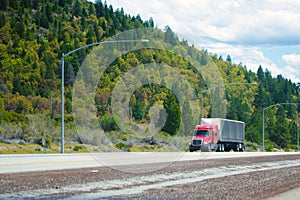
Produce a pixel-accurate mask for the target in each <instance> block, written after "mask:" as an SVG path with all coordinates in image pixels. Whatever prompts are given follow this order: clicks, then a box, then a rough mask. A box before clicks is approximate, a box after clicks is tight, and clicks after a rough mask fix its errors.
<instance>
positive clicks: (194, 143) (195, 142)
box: [193, 140, 202, 146]
mask: <svg viewBox="0 0 300 200" xmlns="http://www.w3.org/2000/svg"><path fill="white" fill-rule="evenodd" d="M201 144H202V140H193V145H194V146H200V145H201Z"/></svg>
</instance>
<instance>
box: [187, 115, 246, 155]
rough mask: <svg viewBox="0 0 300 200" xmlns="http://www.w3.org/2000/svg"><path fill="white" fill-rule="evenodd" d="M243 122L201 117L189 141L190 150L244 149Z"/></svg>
mask: <svg viewBox="0 0 300 200" xmlns="http://www.w3.org/2000/svg"><path fill="white" fill-rule="evenodd" d="M244 141H245V123H244V122H241V121H236V120H229V119H222V118H202V119H201V122H200V125H196V127H195V129H194V134H193V136H192V140H191V142H190V147H189V149H190V152H193V151H196V150H201V151H230V150H233V151H244V150H245V144H244Z"/></svg>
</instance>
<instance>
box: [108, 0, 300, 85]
mask: <svg viewBox="0 0 300 200" xmlns="http://www.w3.org/2000/svg"><path fill="white" fill-rule="evenodd" d="M107 3H108V4H112V5H113V7H114V8H121V7H123V8H124V11H125V13H128V14H130V15H137V14H140V15H141V17H142V19H144V20H148V19H149V18H150V17H152V18H153V19H154V22H155V25H157V26H158V28H162V29H163V28H164V27H165V26H166V25H169V26H170V27H171V28H172V30H173V31H174V32H176V33H179V35H181V36H185V37H187V38H191V39H192V40H193V41H195V42H196V43H198V44H200V46H201V47H203V48H206V49H208V50H209V51H211V52H213V53H217V54H219V55H222V56H227V55H228V54H229V55H230V56H231V58H232V60H233V61H234V62H236V63H239V62H242V63H243V64H245V65H247V68H248V69H251V70H252V71H256V70H257V68H258V66H259V65H262V66H263V67H264V68H268V69H269V70H270V71H271V72H272V74H273V75H278V74H282V75H284V76H285V77H286V78H290V79H292V80H293V81H294V82H297V81H299V77H300V74H299V73H298V70H297V67H298V68H299V65H298V66H296V65H295V63H293V62H298V61H297V59H298V57H297V58H293V56H291V55H286V56H285V57H282V59H283V60H284V61H285V62H286V64H285V65H284V64H283V65H282V66H281V64H282V63H275V61H274V60H276V59H274V58H273V57H272V56H271V55H268V56H269V57H266V56H265V54H264V53H263V52H262V50H261V49H260V48H261V47H265V46H268V47H270V46H271V47H272V46H281V45H288V46H290V45H297V44H298V45H300V34H299V33H300V26H299V21H300V12H299V9H300V1H293V0H265V1H261V0H251V1H249V0H224V1H219V0H201V1H199V0H189V1H182V0H164V1H161V0H147V1H134V0H126V1H124V0H107ZM208 38H211V40H210V39H208ZM216 41H218V42H216ZM220 41H222V43H220ZM285 54H286V53H285ZM277 56H278V55H277ZM279 59H280V57H279ZM277 60H278V59H277Z"/></svg>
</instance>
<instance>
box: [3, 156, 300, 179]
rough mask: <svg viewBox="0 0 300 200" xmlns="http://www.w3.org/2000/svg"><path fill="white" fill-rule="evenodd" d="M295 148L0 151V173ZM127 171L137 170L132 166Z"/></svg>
mask: <svg viewBox="0 0 300 200" xmlns="http://www.w3.org/2000/svg"><path fill="white" fill-rule="evenodd" d="M294 154H298V153H296V152H222V153H219V152H193V153H190V152H155V153H153V152H138V153H125V152H120V153H95V154H89V153H83V154H19V155H0V173H2V174H3V173H13V172H30V171H45V170H62V169H78V168H88V167H101V166H109V167H114V168H118V166H122V165H132V164H133V165H136V164H149V163H165V164H166V165H169V164H170V163H172V162H175V161H188V160H209V159H224V158H238V157H258V156H274V155H294ZM127 171H128V172H134V171H132V170H131V169H130V168H129V169H127Z"/></svg>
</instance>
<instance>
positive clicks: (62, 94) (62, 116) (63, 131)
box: [61, 39, 149, 153]
mask: <svg viewBox="0 0 300 200" xmlns="http://www.w3.org/2000/svg"><path fill="white" fill-rule="evenodd" d="M128 42H149V40H147V39H143V40H108V41H103V42H96V43H92V44H88V45H85V46H81V47H79V48H77V49H74V50H72V51H70V52H68V53H66V54H65V53H62V59H61V60H62V61H61V65H62V67H61V153H64V144H65V116H64V110H65V108H64V102H65V100H64V90H65V88H64V81H65V80H64V76H65V71H64V69H65V57H67V56H69V55H70V54H72V53H74V52H76V51H79V50H81V49H85V48H87V47H91V46H96V45H100V44H107V43H128Z"/></svg>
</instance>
